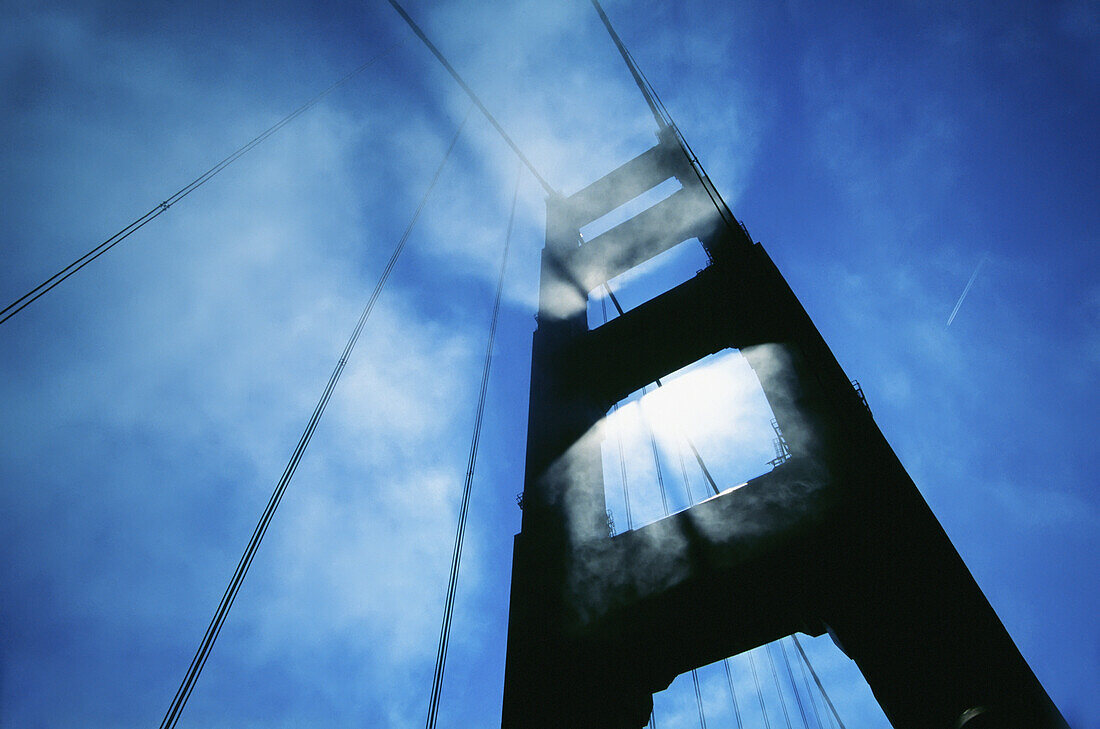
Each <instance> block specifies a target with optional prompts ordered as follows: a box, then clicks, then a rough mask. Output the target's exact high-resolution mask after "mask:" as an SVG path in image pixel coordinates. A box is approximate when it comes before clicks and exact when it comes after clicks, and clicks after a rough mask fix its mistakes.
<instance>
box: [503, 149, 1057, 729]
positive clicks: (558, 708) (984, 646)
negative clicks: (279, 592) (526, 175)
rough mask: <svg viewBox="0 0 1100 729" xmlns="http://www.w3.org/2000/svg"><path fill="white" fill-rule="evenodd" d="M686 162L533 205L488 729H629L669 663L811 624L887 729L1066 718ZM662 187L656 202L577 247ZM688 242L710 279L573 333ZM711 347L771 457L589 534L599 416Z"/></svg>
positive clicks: (646, 159)
mask: <svg viewBox="0 0 1100 729" xmlns="http://www.w3.org/2000/svg"><path fill="white" fill-rule="evenodd" d="M700 172H701V170H699V169H698V168H697V167H696V166H695V165H694V164H693V162H692V160H691V159H690V158H689V156H688V155H687V153H686V152H685V148H684V147H682V146H681V144H680V143H679V141H678V139H677V137H676V135H675V131H674V129H673V128H670V127H664V128H663V129H662V131H661V133H660V134H659V142H658V144H657V145H656V146H654V147H653V148H651V149H650V150H648V151H647V152H645V153H643V154H641V155H640V156H638V157H636V158H635V159H633V160H631V161H630V162H627V163H626V164H625V165H623V166H622V167H620V168H618V169H616V170H615V171H613V172H611V173H610V174H609V175H607V176H605V177H603V178H601V179H599V180H597V181H596V182H594V183H592V184H591V185H589V186H588V187H586V188H584V189H583V190H581V191H579V192H577V193H576V194H574V195H572V196H569V197H560V196H551V197H550V198H549V199H548V201H547V221H546V245H545V248H544V249H543V252H542V268H541V282H540V301H539V315H538V328H537V330H536V331H535V334H534V342H533V359H532V366H531V395H530V416H529V417H530V420H529V425H528V440H527V463H526V473H525V482H524V489H523V496H522V507H523V522H522V528H521V531H520V533H519V534H518V535H516V538H515V546H514V560H513V568H512V588H511V590H512V591H511V604H510V616H509V626H508V653H507V666H506V675H505V688H504V708H503V722H502V724H503V727H504V729H520V728H522V729H541V728H542V727H547V728H549V727H553V729H564V728H566V727H568V728H570V729H585V728H587V727H593V728H596V727H598V728H599V729H618V728H620V727H621V728H624V729H625V728H627V727H630V728H631V729H635V728H637V727H641V726H643V725H644V724H645V723H646V722H647V720H648V718H649V713H650V710H651V707H652V694H653V693H654V692H656V691H660V690H662V689H664V688H666V687H667V686H668V685H669V683H670V682H671V680H672V679H673V678H674V677H675V676H677V675H678V674H681V673H684V672H686V671H688V670H690V669H692V668H696V667H699V666H702V665H706V664H709V663H711V662H713V661H716V660H719V659H721V658H724V657H726V656H731V655H736V654H738V653H741V652H744V651H747V650H750V649H752V648H754V647H757V646H760V645H762V644H765V643H767V642H770V641H773V640H776V639H778V638H781V637H783V636H786V635H790V634H792V633H795V632H804V633H807V634H809V635H821V634H822V633H824V632H826V631H828V632H829V633H830V634H831V635H832V637H833V639H834V641H835V642H836V643H837V645H838V646H840V648H841V649H842V650H843V651H844V652H845V653H846V654H847V655H848V656H849V657H851V658H852V659H853V660H855V661H856V663H857V664H858V666H859V668H860V670H861V671H862V672H863V675H864V677H865V678H866V679H867V681H868V683H869V685H870V687H871V689H872V691H873V692H874V695H875V697H876V698H877V700H878V701H879V703H880V705H881V706H882V708H883V710H884V712H885V713H886V716H887V717H888V718H889V719H890V721H891V722H892V724H893V725H894V726H895V727H898V728H899V729H902V728H904V729H910V728H911V729H918V728H919V729H959V727H962V726H965V727H967V729H977V727H985V726H990V727H992V726H997V727H1028V728H1030V729H1033V728H1042V727H1062V726H1064V725H1065V724H1064V721H1063V720H1062V718H1061V716H1060V715H1059V713H1058V711H1057V709H1056V708H1055V707H1054V706H1053V704H1052V703H1051V701H1050V699H1049V698H1048V697H1047V695H1046V693H1045V691H1044V690H1043V688H1042V686H1041V685H1040V684H1039V682H1038V680H1037V679H1036V678H1035V676H1034V674H1033V673H1032V671H1031V670H1030V668H1029V667H1028V665H1027V663H1026V662H1025V661H1024V659H1023V657H1022V656H1021V655H1020V653H1019V651H1018V650H1017V648H1016V646H1015V644H1014V643H1013V642H1012V639H1011V638H1010V637H1009V635H1008V633H1007V632H1006V630H1005V628H1004V627H1003V625H1002V624H1001V622H1000V620H999V619H998V618H997V616H996V614H995V613H994V612H993V610H992V608H991V607H990V605H989V603H988V602H987V601H986V599H985V596H984V595H983V594H982V592H981V590H980V589H979V588H978V586H977V584H976V583H975V581H974V579H973V578H972V577H971V575H970V573H969V571H968V570H967V568H966V566H965V565H964V564H963V562H962V560H961V558H960V557H959V555H958V553H957V552H956V551H955V549H954V547H953V546H952V545H951V542H950V541H949V539H948V537H947V535H946V534H945V533H944V531H943V529H942V527H941V526H940V525H939V523H938V522H937V521H936V518H935V517H934V516H933V514H932V512H931V511H930V510H929V508H928V506H927V505H926V503H925V502H924V500H923V498H922V497H921V495H920V493H919V492H918V490H917V488H916V487H915V485H914V484H913V482H912V480H911V479H910V478H909V476H908V474H907V473H906V472H905V470H904V468H903V467H902V465H901V463H900V462H899V461H898V458H897V457H896V455H895V454H894V452H893V451H892V450H891V448H890V446H889V445H888V444H887V442H886V440H885V438H884V437H883V435H882V433H881V432H880V431H879V428H878V426H877V425H876V423H875V421H874V419H873V418H872V416H871V413H870V412H869V410H868V408H867V407H866V403H865V402H864V401H863V399H862V397H861V394H860V393H859V392H857V390H856V389H855V388H853V385H852V383H851V381H850V380H849V378H848V376H847V375H846V374H845V373H844V371H843V370H842V369H841V367H840V365H839V364H838V363H837V361H836V359H835V358H834V356H833V354H832V353H831V351H830V350H829V348H828V346H827V345H826V343H825V341H824V340H823V339H822V337H821V335H820V334H819V333H818V331H817V329H816V328H815V326H814V324H813V322H811V321H810V318H809V316H807V314H806V312H805V310H804V309H803V308H802V306H801V304H800V303H799V301H798V299H797V298H796V297H795V295H794V293H793V292H792V291H791V289H790V288H789V287H788V285H787V283H786V282H785V281H784V279H783V277H782V275H780V273H779V271H778V270H777V268H776V267H775V265H774V264H773V263H772V261H771V259H770V258H769V257H768V254H767V253H766V252H765V251H764V248H763V247H762V246H761V245H760V244H758V243H754V242H753V241H752V240H751V238H750V237H749V236H748V234H747V233H746V232H745V230H744V229H743V228H742V227H741V226H740V224H739V223H737V221H736V220H735V219H734V217H733V216H732V214H730V213H729V211H728V209H726V208H725V205H724V203H722V202H721V199H720V198H719V197H718V196H717V194H716V192H715V191H714V190H713V187H712V186H710V184H709V180H707V179H706V177H705V175H702V174H699V173H700ZM670 178H675V179H676V180H678V181H679V183H680V185H681V189H680V190H679V191H678V192H676V193H675V194H673V195H672V196H671V197H668V198H667V199H665V200H664V201H662V202H660V203H658V204H656V205H654V206H652V207H651V208H649V209H648V210H646V211H644V212H642V213H641V214H639V215H637V216H635V217H634V218H631V219H629V220H627V221H625V222H623V223H621V224H620V225H618V226H616V227H614V228H612V229H610V230H608V231H607V232H605V233H603V234H602V235H599V236H596V237H594V238H593V239H592V240H590V241H587V242H584V241H583V240H582V239H581V236H580V232H579V231H580V229H581V228H582V227H583V226H585V225H587V224H588V223H590V222H592V221H594V220H596V219H598V218H600V217H601V216H603V215H605V214H606V213H608V212H610V211H612V210H614V209H616V208H618V207H619V206H620V205H622V204H624V203H626V202H628V201H630V200H632V199H633V198H635V197H636V196H638V195H640V194H642V193H644V192H646V191H647V190H649V189H651V188H653V187H655V186H656V185H658V184H661V183H662V182H664V181H665V180H668V179H670ZM694 238H698V239H699V240H700V241H701V242H702V243H703V246H704V248H705V249H706V251H707V253H708V255H709V258H710V263H709V265H708V266H707V267H706V268H704V269H703V270H701V271H699V273H698V274H697V275H696V276H694V277H693V278H691V279H690V280H688V281H686V282H685V283H682V284H680V285H678V286H676V287H675V288H673V289H671V290H670V291H667V292H665V293H663V294H661V295H659V296H657V297H656V298H654V299H652V300H650V301H648V302H646V303H644V304H642V305H640V306H637V307H636V308H634V309H632V310H630V311H627V312H626V313H625V314H623V315H621V316H619V317H618V318H615V319H613V320H611V321H609V322H607V323H605V324H603V325H602V326H598V327H595V328H592V329H590V328H589V325H588V322H587V299H588V295H589V293H590V292H591V291H593V290H594V289H596V288H597V287H600V286H602V285H603V284H604V283H605V282H607V281H609V280H610V279H612V278H613V277H615V276H617V275H619V274H621V273H623V272H625V271H627V270H629V269H631V268H634V267H636V266H639V265H641V264H642V263H644V262H645V261H647V260H649V259H650V258H652V257H654V256H656V255H657V254H659V253H661V252H663V251H665V250H668V249H670V248H672V247H673V246H676V245H678V244H681V243H683V242H684V241H687V240H689V239H694ZM727 348H735V349H738V350H740V351H741V352H742V353H743V355H744V356H745V358H746V359H747V361H748V363H749V364H750V366H752V368H753V370H754V372H755V373H756V375H757V377H758V379H759V381H760V385H761V387H762V389H763V391H764V393H765V395H766V397H767V400H768V402H769V404H770V406H771V409H772V411H773V414H774V415H775V418H776V419H777V421H778V422H779V425H780V428H781V430H782V433H783V434H784V436H785V437H786V440H787V443H788V444H789V448H790V453H791V458H790V459H789V460H787V461H786V462H785V463H783V464H782V465H779V466H778V467H776V468H774V470H772V471H770V472H768V473H766V474H764V475H762V476H760V477H758V478H755V479H753V480H752V481H750V482H748V483H747V484H746V485H744V486H742V487H740V488H737V489H732V490H731V489H727V490H726V491H723V492H722V493H721V494H720V495H718V496H715V497H713V498H711V499H708V500H707V501H705V502H702V503H699V504H697V505H695V506H694V507H692V508H690V509H688V510H686V511H681V512H679V513H677V514H674V515H672V516H669V517H667V518H664V519H662V520H660V521H657V522H655V523H652V524H649V525H647V526H644V527H641V528H638V529H634V530H631V531H627V532H624V533H621V534H618V535H616V536H611V535H609V529H608V526H607V520H606V505H605V500H604V484H603V467H602V460H601V446H600V444H601V439H602V435H601V421H602V420H603V419H604V418H605V416H606V415H607V413H608V410H609V409H610V408H611V406H612V405H613V404H614V403H616V402H618V401H620V400H621V399H623V398H624V397H626V396H627V395H629V394H630V393H632V392H634V391H636V390H638V389H639V388H641V387H643V386H645V385H647V384H650V383H652V382H654V381H655V380H656V379H657V378H659V377H661V376H663V375H666V374H668V373H670V372H673V371H676V370H678V369H679V368H681V367H684V366H686V365H688V364H690V363H692V362H694V361H697V360H699V359H701V358H702V357H705V356H707V355H710V354H712V353H715V352H718V351H721V350H724V349H727Z"/></svg>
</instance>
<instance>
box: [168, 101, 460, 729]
mask: <svg viewBox="0 0 1100 729" xmlns="http://www.w3.org/2000/svg"><path fill="white" fill-rule="evenodd" d="M466 118H467V119H468V118H469V112H468V111H467V113H466ZM465 125H466V119H463V120H462V124H460V125H459V127H458V131H456V132H455V135H454V137H453V138H452V139H451V143H450V146H448V147H447V151H446V153H445V154H444V156H443V161H442V162H440V163H439V167H437V168H436V170H435V174H434V175H433V176H432V180H431V182H430V183H429V184H428V189H427V190H426V191H425V193H424V196H423V198H421V200H420V204H419V205H417V207H416V211H415V212H414V213H413V217H412V220H410V221H409V224H408V226H407V227H406V228H405V231H404V233H402V235H401V239H400V240H399V241H398V243H397V246H396V247H395V248H394V251H393V253H392V254H391V255H390V259H389V261H388V262H387V263H386V267H385V269H384V270H383V271H382V275H381V277H379V279H378V283H376V284H375V286H374V291H372V292H371V295H370V299H369V300H368V301H367V304H366V306H365V307H364V308H363V312H362V314H360V315H359V321H358V322H356V324H355V329H354V330H352V333H351V337H349V338H348V341H347V344H345V345H344V351H343V352H342V353H341V354H340V359H339V360H338V361H337V363H336V367H335V369H333V371H332V374H331V375H330V376H329V379H328V384H326V385H325V390H324V392H323V393H321V399H320V400H319V401H318V402H317V406H316V407H315V408H314V410H313V415H312V416H311V417H310V419H309V423H308V424H307V425H306V429H305V431H304V432H303V433H302V437H301V438H300V439H299V441H298V445H297V446H296V447H295V448H294V453H293V454H292V455H291V457H290V462H289V463H287V466H286V469H285V470H284V471H283V475H282V476H281V477H280V478H279V482H278V484H277V485H276V486H275V491H274V492H273V493H272V494H271V499H270V500H269V501H268V502H267V506H266V507H265V508H264V512H263V514H262V515H261V516H260V521H259V523H258V524H257V525H256V529H255V530H254V531H253V532H252V537H251V539H249V541H248V546H247V547H245V551H244V554H243V555H242V556H241V560H240V562H238V563H237V569H236V570H235V571H234V572H233V578H232V579H231V580H230V581H229V585H228V587H226V588H225V593H224V594H223V595H222V599H221V602H219V603H218V609H217V610H216V611H215V612H214V617H213V618H212V619H211V620H210V625H209V626H208V627H207V628H206V633H205V634H204V635H203V638H202V642H200V643H199V648H198V650H197V651H196V652H195V657H194V658H192V659H191V665H190V666H189V667H188V669H187V673H186V674H184V678H183V681H182V682H181V683H180V687H179V688H178V689H177V690H176V695H175V697H174V698H173V699H172V703H171V705H170V706H169V707H168V711H167V712H166V713H165V715H164V719H163V721H161V724H160V727H161V729H171V727H174V726H176V724H177V722H179V719H180V715H181V714H182V712H183V708H184V706H185V705H186V704H187V700H188V698H190V696H191V692H192V691H194V689H195V684H196V682H197V681H198V678H199V674H200V673H202V669H203V666H205V665H206V660H207V659H208V658H209V657H210V651H211V649H212V648H213V647H214V642H215V641H216V640H217V639H218V634H219V633H221V629H222V626H223V625H224V624H225V619H226V616H227V615H228V614H229V609H230V608H231V607H233V602H234V600H236V599H237V593H238V592H239V591H240V589H241V584H242V582H243V581H244V578H245V575H246V574H248V568H249V567H251V566H252V560H253V559H254V558H255V556H256V551H257V549H259V546H260V542H261V541H262V540H263V538H264V535H265V534H266V533H267V528H268V526H269V525H270V524H271V519H272V517H273V516H274V515H275V510H276V509H277V508H278V507H279V502H281V501H282V499H283V494H284V493H285V492H286V488H287V486H288V485H289V484H290V480H291V478H293V477H294V472H295V471H296V470H297V469H298V464H299V463H300V462H301V460H302V455H303V454H304V453H305V450H306V447H307V446H308V445H309V441H310V440H311V439H312V438H313V432H314V431H315V430H316V429H317V423H318V422H320V420H321V416H322V415H323V414H324V412H325V407H326V406H327V405H328V401H329V399H330V398H331V397H332V392H333V390H334V389H335V388H336V383H337V382H338V381H339V379H340V375H341V374H342V373H343V371H344V367H345V366H346V365H347V362H348V357H349V356H350V355H351V352H352V350H353V349H354V348H355V343H356V342H357V341H358V340H359V335H360V334H361V333H362V332H363V327H364V325H366V323H367V319H368V318H369V317H370V314H371V311H373V310H374V305H375V303H376V302H377V301H378V297H379V296H380V295H381V293H382V289H383V288H385V285H386V281H387V280H388V279H389V276H390V273H392V272H393V267H394V265H395V264H396V263H397V259H398V258H399V257H400V256H401V252H402V251H403V250H404V248H405V244H406V243H407V242H408V240H409V235H410V234H411V233H412V229H413V226H414V225H416V221H417V219H418V218H419V217H420V213H421V211H422V210H423V209H424V205H425V203H427V201H428V196H429V195H430V194H431V192H432V189H433V188H434V187H435V184H436V182H438V180H439V176H440V174H441V173H442V172H443V168H444V166H446V164H447V160H448V159H450V156H451V152H452V151H453V150H454V148H455V144H456V143H457V142H458V138H459V135H460V134H461V133H462V128H463V127H464V126H465Z"/></svg>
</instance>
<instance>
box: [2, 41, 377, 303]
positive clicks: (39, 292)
mask: <svg viewBox="0 0 1100 729" xmlns="http://www.w3.org/2000/svg"><path fill="white" fill-rule="evenodd" d="M391 50H393V48H392V47H391V48H388V49H386V50H385V51H383V52H382V53H380V54H378V55H377V56H375V57H374V58H372V59H370V60H369V61H367V62H366V63H364V64H362V65H360V66H359V67H358V68H356V69H354V70H352V71H350V72H349V73H347V74H345V75H344V76H343V77H342V78H340V79H339V80H337V81H336V82H335V83H333V84H332V85H331V86H329V87H328V88H326V89H325V90H324V91H322V92H320V93H319V94H317V95H316V96H314V97H313V98H312V99H310V100H309V101H307V102H306V103H304V104H302V105H301V106H299V107H298V108H297V109H295V110H294V111H292V112H290V113H289V114H287V115H286V116H284V117H283V118H282V119H280V120H279V121H277V122H275V124H273V125H271V126H270V127H268V128H267V129H265V130H264V131H262V132H260V133H259V134H257V135H256V136H255V137H253V138H252V139H251V140H250V141H249V142H248V143H246V144H244V145H242V146H240V147H238V148H237V149H236V151H234V152H233V153H232V154H230V155H229V156H227V157H225V158H224V159H222V160H221V161H220V162H218V163H217V164H215V165H214V166H213V167H211V168H210V169H208V170H207V171H206V172H203V173H202V174H201V175H199V176H198V177H196V178H195V179H193V180H191V182H189V183H187V184H186V185H184V186H183V187H181V188H180V189H179V190H176V191H175V192H174V193H172V194H171V195H170V196H168V197H167V198H165V199H164V200H163V201H162V202H160V203H158V204H157V205H155V206H153V208H151V209H150V210H149V212H147V213H145V214H144V215H142V216H140V217H138V218H137V219H135V220H134V221H132V222H131V223H130V224H129V225H127V226H126V227H124V228H123V229H122V230H120V231H118V232H117V233H115V234H114V235H112V236H111V237H110V238H107V240H105V241H103V242H102V243H100V244H99V245H97V246H95V247H94V248H92V249H91V250H89V251H88V252H87V253H85V254H84V255H82V256H80V257H79V258H77V259H76V260H75V261H73V262H72V263H70V264H69V265H68V266H65V267H64V268H62V269H61V270H60V271H58V272H57V273H55V274H54V275H52V276H50V277H49V278H47V279H46V280H45V281H43V282H42V283H40V284H38V285H37V286H35V287H34V288H33V289H31V290H30V291H28V292H27V293H25V294H23V295H22V296H20V297H19V298H18V299H16V300H15V301H13V302H11V303H10V304H8V305H7V306H5V307H4V308H3V309H0V324H3V323H4V322H6V321H7V320H8V319H11V318H12V317H13V316H15V315H16V314H18V313H19V312H21V311H22V310H23V309H25V308H27V307H28V306H30V305H31V304H32V303H33V302H35V301H37V300H38V299H39V298H41V297H42V296H44V295H45V294H46V293H48V292H49V291H51V290H52V289H53V288H54V287H56V286H57V285H58V284H60V283H61V282H62V281H64V280H65V279H67V278H69V277H70V276H72V275H73V274H74V273H76V272H77V271H79V270H80V269H82V268H84V267H85V266H87V265H88V264H89V263H91V262H92V261H94V260H95V259H97V258H99V257H100V256H102V255H103V254H104V253H106V252H107V251H109V250H111V249H112V248H114V247H115V246H116V245H118V244H119V243H121V242H122V241H124V240H126V239H127V238H129V237H130V236H131V235H133V234H134V233H136V232H137V231H138V230H140V229H141V228H143V227H145V225H146V224H148V223H150V222H151V221H152V220H153V219H155V218H157V217H159V216H160V215H161V214H162V213H165V212H167V210H168V208H170V207H172V206H173V205H175V204H176V203H177V202H179V201H180V200H182V199H183V198H185V197H187V196H188V195H190V194H191V193H192V192H194V191H195V190H197V189H198V188H200V187H202V186H203V185H204V184H206V183H207V182H208V181H209V180H210V178H212V177H214V176H215V175H216V174H218V173H219V172H221V171H222V170H224V169H225V168H226V167H228V166H229V165H231V164H233V163H234V162H236V161H237V160H238V159H240V158H241V157H242V156H244V155H245V154H247V153H248V152H250V151H251V150H252V149H253V148H254V147H256V146H257V145H259V144H261V143H262V142H263V141H264V140H266V139H267V138H268V137H270V136H271V135H272V134H274V133H275V132H277V131H279V130H280V129H282V128H283V127H284V126H286V125H287V124H289V123H290V122H292V121H294V120H295V119H296V118H298V117H299V116H301V115H302V114H304V113H306V112H307V111H309V110H310V109H312V108H313V107H314V106H316V105H317V104H318V103H320V101H321V100H322V99H324V98H325V97H326V96H328V95H329V94H331V93H332V92H333V91H335V90H336V89H338V88H339V87H341V86H343V85H344V84H345V83H347V82H348V81H350V80H351V79H352V78H353V77H355V76H356V75H358V74H359V73H361V72H362V71H365V70H366V69H367V68H368V67H370V66H372V65H374V63H376V62H377V61H378V60H379V59H381V58H382V57H384V56H386V55H387V54H389V52H390V51H391Z"/></svg>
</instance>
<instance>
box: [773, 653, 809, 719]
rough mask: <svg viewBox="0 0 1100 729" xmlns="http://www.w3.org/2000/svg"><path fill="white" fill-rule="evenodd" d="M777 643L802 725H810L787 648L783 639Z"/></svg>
mask: <svg viewBox="0 0 1100 729" xmlns="http://www.w3.org/2000/svg"><path fill="white" fill-rule="evenodd" d="M777 642H778V643H779V652H780V654H781V655H782V656H783V665H785V666H786V667H787V678H789V679H790V680H791V689H792V690H793V691H794V700H795V702H796V703H797V704H798V713H799V714H801V715H802V726H804V727H807V729H808V728H809V726H810V722H809V720H808V719H807V718H806V707H805V706H803V705H802V694H801V693H800V692H799V690H798V684H797V683H795V680H794V671H792V670H791V661H790V659H789V658H788V657H787V648H786V646H784V645H783V641H782V640H779V641H777Z"/></svg>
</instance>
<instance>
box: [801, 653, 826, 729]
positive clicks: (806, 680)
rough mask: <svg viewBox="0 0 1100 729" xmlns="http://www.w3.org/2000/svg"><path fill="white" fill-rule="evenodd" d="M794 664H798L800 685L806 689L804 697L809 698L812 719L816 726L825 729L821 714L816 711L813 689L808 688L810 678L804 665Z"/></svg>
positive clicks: (815, 698)
mask: <svg viewBox="0 0 1100 729" xmlns="http://www.w3.org/2000/svg"><path fill="white" fill-rule="evenodd" d="M795 662H796V663H797V664H798V669H799V671H800V672H801V673H802V684H803V685H804V686H805V687H806V695H807V696H809V697H810V707H811V708H813V710H814V719H816V720H817V725H818V727H820V729H825V724H823V723H822V721H821V712H819V711H818V710H817V697H816V696H814V692H813V689H812V688H810V676H809V674H808V673H806V664H805V663H804V662H802V661H795ZM830 725H831V722H830Z"/></svg>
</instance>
